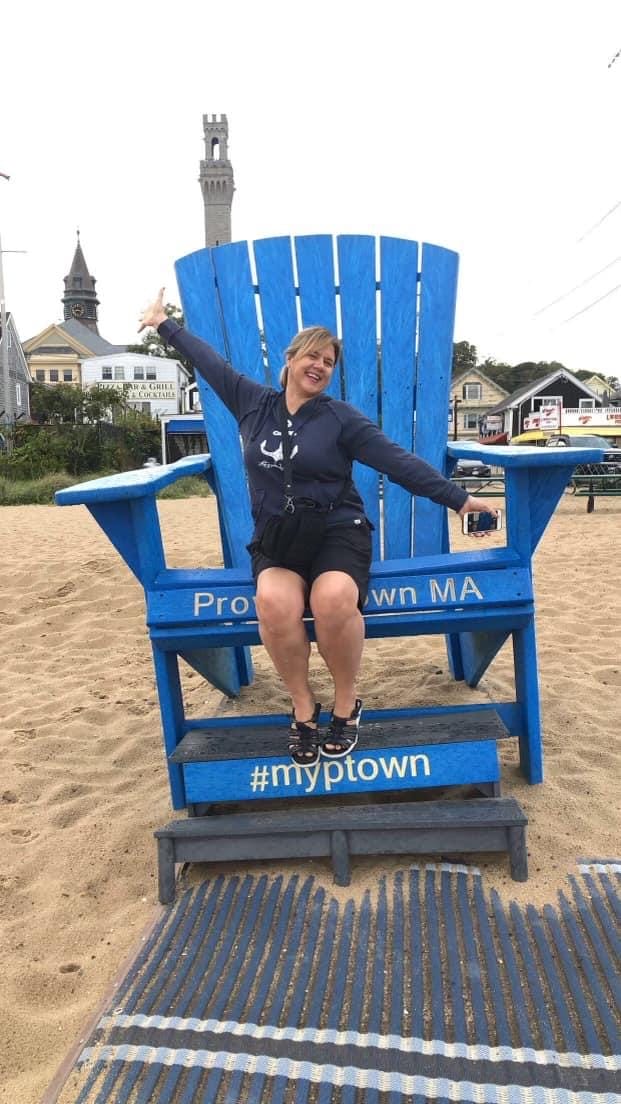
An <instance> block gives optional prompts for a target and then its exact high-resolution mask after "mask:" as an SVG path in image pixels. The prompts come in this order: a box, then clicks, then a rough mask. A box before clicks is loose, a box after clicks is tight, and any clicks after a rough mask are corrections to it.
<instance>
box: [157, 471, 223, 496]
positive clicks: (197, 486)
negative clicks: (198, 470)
mask: <svg viewBox="0 0 621 1104" xmlns="http://www.w3.org/2000/svg"><path fill="white" fill-rule="evenodd" d="M210 494H211V487H210V486H209V483H208V482H207V480H206V479H203V478H202V477H201V476H200V475H186V476H184V478H183V479H178V480H177V482H176V483H169V485H168V486H167V487H164V490H163V491H160V492H159V493H158V496H157V497H158V498H192V497H193V496H198V497H199V498H207V496H208V495H210Z"/></svg>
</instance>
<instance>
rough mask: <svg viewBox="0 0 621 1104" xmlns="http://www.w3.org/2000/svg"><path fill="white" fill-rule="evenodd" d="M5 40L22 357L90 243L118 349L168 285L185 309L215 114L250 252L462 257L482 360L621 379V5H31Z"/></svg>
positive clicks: (4, 222)
mask: <svg viewBox="0 0 621 1104" xmlns="http://www.w3.org/2000/svg"><path fill="white" fill-rule="evenodd" d="M1 30H2V39H1V42H0V49H1V51H2V56H1V59H0V97H1V99H0V104H1V110H0V119H1V120H2V122H1V126H0V172H3V173H8V174H10V177H11V179H10V181H8V182H7V181H5V180H4V179H0V235H1V238H2V248H3V250H5V252H4V254H3V261H4V280H5V293H6V300H7V307H8V309H9V310H11V311H12V312H13V315H14V318H15V321H16V324H17V328H18V331H19V334H20V337H21V339H22V340H26V339H27V338H29V337H32V336H33V335H35V334H36V333H38V332H40V331H41V330H42V329H44V328H45V327H46V326H47V325H49V324H50V323H52V322H54V321H60V320H62V309H63V308H62V304H61V296H62V294H63V277H64V276H65V275H66V274H67V273H68V271H69V268H70V264H71V260H72V257H73V253H74V249H75V243H76V229H77V228H79V230H80V238H81V243H82V247H83V250H84V255H85V258H86V262H87V264H88V267H89V269H90V272H91V274H92V275H93V276H95V278H96V280H97V291H98V295H99V298H100V301H101V305H100V307H99V330H100V333H101V335H102V336H103V337H105V338H106V339H107V340H109V341H111V342H113V343H119V344H125V343H131V342H133V341H135V340H136V336H135V335H136V330H137V319H138V316H139V313H140V311H141V310H142V308H143V307H144V306H145V305H146V304H147V303H148V302H149V301H150V300H151V299H152V298H153V297H154V295H155V293H156V291H157V289H158V288H159V287H160V286H161V285H162V284H164V285H165V286H166V289H167V290H166V298H167V300H169V301H171V302H178V301H179V296H178V293H177V289H176V283H175V276H174V269H173V264H174V261H175V260H176V259H177V258H178V257H181V256H183V255H185V254H186V253H189V252H192V251H194V250H195V249H199V248H201V247H202V246H203V244H204V226H203V202H202V196H201V192H200V186H199V184H198V173H199V162H200V160H201V159H202V158H204V156H205V150H204V142H203V129H202V117H203V114H212V113H218V114H220V113H225V114H226V115H227V117H228V123H229V156H230V158H231V161H232V164H233V169H234V174H235V186H236V192H235V197H234V202H233V216H232V224H233V239H234V240H240V239H244V238H262V237H270V236H272V235H280V234H300V233H315V232H317V233H365V234H378V235H379V234H389V235H396V236H400V237H406V238H414V239H417V240H420V241H429V242H434V243H436V244H438V245H443V246H447V247H449V248H451V249H454V250H456V251H457V252H458V253H459V255H460V278H459V289H458V302H457V319H456V329H455V340H456V341H468V342H470V343H471V344H473V345H475V346H476V348H477V352H478V357H479V360H480V361H483V360H484V359H485V358H486V357H492V358H494V359H495V360H497V361H506V362H508V363H511V364H516V363H519V362H521V361H526V360H533V361H539V360H557V361H561V362H562V363H563V364H565V365H566V367H567V368H569V369H570V370H572V371H577V370H580V369H584V370H588V371H594V372H599V373H603V374H604V375H615V376H619V375H621V340H620V339H621V332H620V331H621V171H620V170H621V141H620V140H619V132H620V129H621V126H620V122H621V111H620V108H621V55H620V56H619V58H618V59H617V60H616V61H614V62H613V60H612V59H613V58H614V56H615V54H616V53H617V51H619V50H621V5H620V4H619V3H618V0H614V2H612V0H590V2H589V3H588V4H587V3H585V2H582V3H577V2H575V0H520V2H519V3H518V2H515V0H462V2H460V0H426V2H423V0H409V2H406V0H383V2H382V3H381V4H371V3H369V4H366V5H362V4H360V3H359V2H358V3H356V2H354V0H330V2H327V0H313V3H312V4H311V3H300V2H296V0H288V2H284V0H261V2H260V3H259V2H251V0H221V3H219V4H217V5H216V4H197V3H196V2H195V0H191V2H189V0H177V2H176V3H175V4H174V5H173V4H170V3H166V4H165V3H162V2H161V0H152V2H150V3H146V2H144V0H133V2H132V0H125V2H124V3H120V2H119V0H107V2H106V3H101V2H99V0H91V3H90V4H88V5H87V4H80V5H76V4H74V3H72V4H69V3H64V2H63V0H58V2H56V3H54V4H43V3H39V2H35V0H21V2H20V3H12V4H10V5H5V10H4V11H3V17H2V28H1ZM611 62H612V64H611ZM14 250H24V252H23V253H18V252H12V251H14ZM579 285H581V286H579ZM574 289H576V290H574ZM597 300H600V301H599V302H597Z"/></svg>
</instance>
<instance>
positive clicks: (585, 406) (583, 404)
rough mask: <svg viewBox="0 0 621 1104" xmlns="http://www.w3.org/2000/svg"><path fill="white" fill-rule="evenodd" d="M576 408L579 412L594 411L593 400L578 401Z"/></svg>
mask: <svg viewBox="0 0 621 1104" xmlns="http://www.w3.org/2000/svg"><path fill="white" fill-rule="evenodd" d="M578 406H579V407H580V410H594V409H595V399H578Z"/></svg>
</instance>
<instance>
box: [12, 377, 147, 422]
mask: <svg viewBox="0 0 621 1104" xmlns="http://www.w3.org/2000/svg"><path fill="white" fill-rule="evenodd" d="M125 407H126V402H125V394H124V391H123V388H122V387H106V386H105V385H104V384H95V385H94V386H93V387H90V388H88V390H86V391H83V390H82V388H81V387H77V386H76V385H75V384H73V383H58V384H54V385H53V386H51V387H50V385H49V384H45V383H33V385H32V390H31V392H30V412H31V414H32V417H33V419H34V420H35V421H37V422H45V423H48V424H50V423H52V422H56V423H59V424H60V423H67V422H68V423H71V422H73V423H77V422H84V421H88V422H100V421H103V420H104V419H105V418H106V414H107V411H108V410H110V409H111V408H112V409H115V408H119V409H121V410H123V409H125Z"/></svg>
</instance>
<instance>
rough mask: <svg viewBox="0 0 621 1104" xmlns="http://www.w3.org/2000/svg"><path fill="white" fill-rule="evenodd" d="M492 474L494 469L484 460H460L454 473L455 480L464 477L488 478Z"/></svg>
mask: <svg viewBox="0 0 621 1104" xmlns="http://www.w3.org/2000/svg"><path fill="white" fill-rule="evenodd" d="M491 474H492V469H491V467H490V465H489V464H485V463H484V462H483V460H464V459H461V460H458V461H457V463H456V464H455V468H454V471H453V478H454V479H457V478H459V477H461V478H462V479H463V477H464V476H466V477H468V476H475V477H478V478H481V477H487V476H490V475H491Z"/></svg>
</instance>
